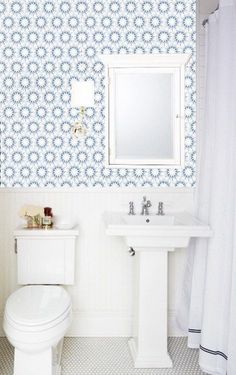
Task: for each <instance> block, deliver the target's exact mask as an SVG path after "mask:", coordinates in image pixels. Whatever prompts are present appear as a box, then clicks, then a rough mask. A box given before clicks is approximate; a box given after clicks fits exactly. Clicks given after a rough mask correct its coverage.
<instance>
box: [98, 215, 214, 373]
mask: <svg viewBox="0 0 236 375" xmlns="http://www.w3.org/2000/svg"><path fill="white" fill-rule="evenodd" d="M104 219H105V223H106V234H107V235H109V236H122V237H124V240H125V243H126V244H127V246H128V247H132V248H133V249H134V250H135V255H136V256H135V258H136V259H135V267H136V272H135V296H134V298H135V311H134V322H133V338H132V339H131V340H130V341H129V345H130V350H131V354H132V357H133V360H134V366H135V367H137V368H166V367H172V360H171V358H170V356H169V354H168V350H167V338H168V337H167V336H168V335H167V311H168V306H167V301H168V285H167V280H168V252H169V251H174V250H175V249H176V248H184V247H187V246H188V244H189V240H190V238H191V237H210V236H211V235H212V232H211V230H210V228H209V226H208V225H205V224H203V223H201V222H200V221H199V220H197V219H196V218H194V217H193V216H191V215H190V214H187V213H175V214H171V215H165V216H154V215H153V216H152V215H150V216H141V215H136V216H128V215H124V214H122V213H106V214H105V215H104Z"/></svg>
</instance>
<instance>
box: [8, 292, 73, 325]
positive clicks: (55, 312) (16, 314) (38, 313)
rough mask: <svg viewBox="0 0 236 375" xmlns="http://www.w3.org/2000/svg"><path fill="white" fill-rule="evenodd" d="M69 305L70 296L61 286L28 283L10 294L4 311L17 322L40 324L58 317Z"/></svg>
mask: <svg viewBox="0 0 236 375" xmlns="http://www.w3.org/2000/svg"><path fill="white" fill-rule="evenodd" d="M70 306H71V298H70V296H69V294H68V293H67V291H66V290H65V289H64V288H62V287H61V286H54V285H29V286H24V287H22V288H20V289H18V290H17V291H15V292H14V293H12V294H11V295H10V297H9V298H8V300H7V303H6V313H7V314H8V315H9V317H10V318H11V319H12V320H14V321H15V322H17V323H20V324H26V325H40V324H45V323H49V322H51V321H53V320H55V319H58V317H60V315H63V314H64V313H65V312H66V310H68V308H70Z"/></svg>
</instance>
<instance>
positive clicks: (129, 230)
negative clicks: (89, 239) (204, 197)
mask: <svg viewBox="0 0 236 375" xmlns="http://www.w3.org/2000/svg"><path fill="white" fill-rule="evenodd" d="M104 220H105V223H106V234H107V235H109V236H122V237H123V238H124V240H125V242H126V244H127V246H131V247H136V250H137V251H138V250H139V248H140V247H141V248H143V247H145V248H149V247H155V248H156V250H158V251H160V249H162V250H163V249H164V248H172V250H173V249H174V248H182V247H187V246H188V244H189V240H190V238H191V237H209V236H211V230H210V228H209V226H208V225H206V224H204V223H202V222H201V221H199V220H198V219H197V218H195V217H194V216H192V215H191V214H189V213H186V212H176V213H171V214H168V215H163V216H158V215H149V216H142V215H126V214H123V213H121V212H109V213H108V212H107V213H105V214H104ZM169 251H170V250H169Z"/></svg>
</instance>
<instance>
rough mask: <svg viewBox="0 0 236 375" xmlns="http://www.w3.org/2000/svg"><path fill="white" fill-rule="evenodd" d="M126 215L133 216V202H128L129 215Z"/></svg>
mask: <svg viewBox="0 0 236 375" xmlns="http://www.w3.org/2000/svg"><path fill="white" fill-rule="evenodd" d="M128 215H135V213H134V202H132V201H131V202H129V213H128Z"/></svg>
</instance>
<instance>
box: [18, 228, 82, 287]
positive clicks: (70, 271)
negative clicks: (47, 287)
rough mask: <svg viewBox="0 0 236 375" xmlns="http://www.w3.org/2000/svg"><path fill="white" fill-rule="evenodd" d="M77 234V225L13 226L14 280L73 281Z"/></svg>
mask: <svg viewBox="0 0 236 375" xmlns="http://www.w3.org/2000/svg"><path fill="white" fill-rule="evenodd" d="M78 235H79V231H78V229H72V230H58V229H49V230H44V229H33V230H32V229H18V230H16V231H15V232H14V237H15V248H16V253H17V271H18V272H17V274H18V283H19V284H23V285H24V284H62V285H71V284H73V283H74V257H75V246H76V238H77V236H78Z"/></svg>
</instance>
